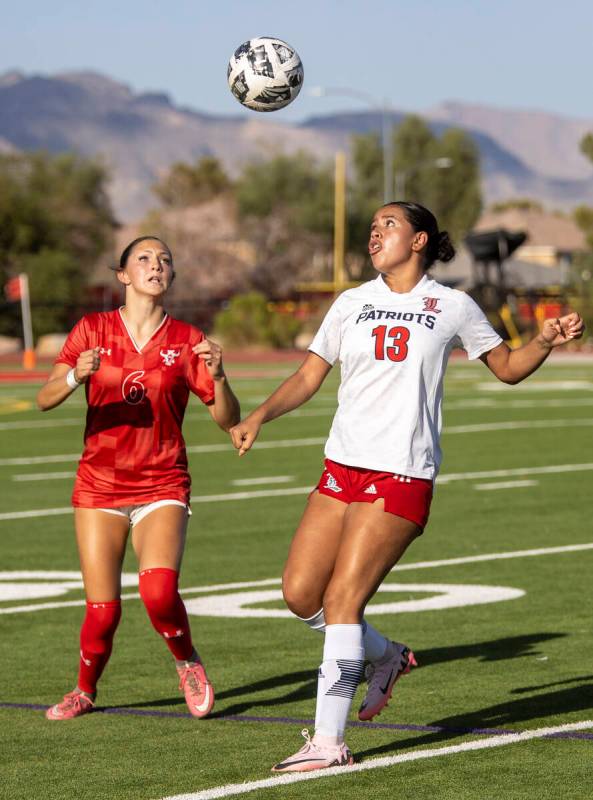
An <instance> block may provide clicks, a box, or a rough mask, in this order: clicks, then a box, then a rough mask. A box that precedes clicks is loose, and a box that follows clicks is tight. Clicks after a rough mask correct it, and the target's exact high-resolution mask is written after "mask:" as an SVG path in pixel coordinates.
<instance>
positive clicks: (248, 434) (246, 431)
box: [229, 417, 261, 456]
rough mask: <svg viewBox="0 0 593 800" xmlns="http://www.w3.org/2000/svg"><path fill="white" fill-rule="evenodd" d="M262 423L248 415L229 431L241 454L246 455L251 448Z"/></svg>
mask: <svg viewBox="0 0 593 800" xmlns="http://www.w3.org/2000/svg"><path fill="white" fill-rule="evenodd" d="M260 428H261V423H260V422H257V421H256V420H253V419H250V418H249V417H247V418H246V419H244V420H242V421H241V422H240V423H239V424H238V425H235V426H234V427H233V428H231V429H230V431H229V433H230V435H231V439H232V441H233V445H234V446H235V447H236V449H237V450H238V451H239V455H240V456H242V455H244V454H245V453H246V452H247V451H248V450H250V449H251V445H252V444H253V443H254V442H255V440H256V439H257V435H258V433H259V429H260Z"/></svg>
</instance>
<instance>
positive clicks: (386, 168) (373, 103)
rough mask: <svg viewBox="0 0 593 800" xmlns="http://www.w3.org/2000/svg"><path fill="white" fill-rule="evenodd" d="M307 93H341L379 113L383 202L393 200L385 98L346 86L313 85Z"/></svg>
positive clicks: (390, 153)
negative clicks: (327, 86)
mask: <svg viewBox="0 0 593 800" xmlns="http://www.w3.org/2000/svg"><path fill="white" fill-rule="evenodd" d="M309 94H311V95H313V97H327V95H332V94H333V95H342V96H343V97H353V98H354V99H355V100H361V101H362V102H363V103H366V104H367V105H368V106H370V107H371V108H373V109H374V110H375V111H378V112H379V113H380V114H381V146H382V148H383V202H384V203H388V202H389V201H390V200H393V137H392V135H391V133H392V124H391V120H390V112H391V109H390V106H389V101H388V100H387V99H385V98H384V99H383V100H377V98H376V97H373V95H372V94H368V92H363V91H359V90H358V89H349V88H347V87H341V86H337V87H329V88H326V87H324V86H313V88H312V89H310V90H309Z"/></svg>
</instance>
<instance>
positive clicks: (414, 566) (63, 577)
mask: <svg viewBox="0 0 593 800" xmlns="http://www.w3.org/2000/svg"><path fill="white" fill-rule="evenodd" d="M586 550H593V542H587V543H585V544H570V545H563V546H560V547H542V548H538V549H534V550H511V551H507V552H504V553H483V554H481V555H477V556H462V557H460V558H448V559H442V560H439V561H416V562H411V563H408V564H398V565H396V566H395V567H394V569H393V571H394V572H395V571H397V572H403V571H409V570H418V569H432V568H438V567H449V566H459V565H461V564H473V563H478V562H483V561H497V560H506V559H511V558H529V557H534V556H548V555H559V554H561V553H580V552H582V551H586ZM31 581H33V582H34V583H45V584H47V583H51V584H52V587H48V588H47V591H48V592H50V593H49V594H47V593H46V594H44V595H40V594H39V591H41V590H37V589H32V590H30V589H27V588H26V587H27V582H28V583H31ZM3 583H4V584H5V585H6V586H7V587H8V588H7V589H6V596H5V597H4V596H3V595H2V594H1V590H0V601H1V600H2V599H4V600H5V601H7V600H17V599H21V600H26V599H29V598H31V599H34V597H33V595H31V594H30V592H37V594H35V597H40V596H45V597H55V596H59V595H63V594H66V593H67V592H69V591H70V590H71V589H82V580H81V576H80V573H79V572H56V571H52V572H47V571H30V570H26V571H23V570H21V571H16V572H0V587H1V586H2V584H3ZM279 583H280V579H279V578H265V579H264V580H259V581H238V582H235V583H226V584H215V585H213V586H193V587H189V588H183V589H181V593H182V594H183V595H184V596H186V595H191V594H200V595H212V594H213V593H214V592H224V591H230V590H233V589H241V590H242V589H257V590H260V589H262V588H267V587H276V586H278V584H279ZM53 584H55V585H56V588H57V589H59V591H56V590H55V589H54V588H53ZM137 584H138V576H137V575H136V574H135V573H123V575H122V586H124V587H135V586H137ZM419 585H423V586H424V587H425V590H426V591H429V590H428V589H426V587H427V586H431V587H435V586H440V587H441V588H442V587H443V584H402V586H405V590H407V591H414V589H413V588H412V587H413V586H419ZM445 586H447V592H448V595H449V597H452V596H453V591H451V592H449V589H452V587H454V589H455V591H456V592H457V594H456V596H457V597H459V596H460V594H459V593H460V592H462V591H464V590H466V589H468V585H463V584H457V585H456V584H445ZM478 588H479V589H481V590H482V589H484V590H486V589H497V590H498V589H504V590H506V589H507V588H508V587H498V586H497V587H486V586H479V587H478ZM387 591H389V589H387ZM510 591H513V592H519V593H520V594H519V595H517V596H521V595H522V594H523V592H522V591H521V590H520V589H510ZM17 594H18V597H16V596H15V595H17ZM441 594H443V592H442V591H441ZM138 597H139V595H138V593H133V594H124V595H122V600H135V599H138ZM276 597H278V590H274V597H273V598H269V597H266V598H264V601H265V600H270V599H275V598H276ZM248 599H249V601H250V602H252V603H257V602H262V601H261V599H260V600H259V601H258V600H257V599H254V595H253V594H252V593H249V598H248ZM499 599H511V598H510V597H505V598H502V597H499ZM433 600H434V598H432V597H431V598H426V599H424V600H420V601H415V600H412V601H403V602H409V603H410V602H411V603H416V602H420V603H426V602H427V601H433ZM437 601H438V599H437ZM188 602H191V599H190V600H189V601H188ZM484 602H485V601H484ZM488 602H493V601H490V600H489V601H488ZM494 602H496V600H494ZM84 604H85V601H84V600H67V601H63V602H52V603H40V604H30V605H23V606H5V607H3V608H0V614H19V613H30V612H33V611H45V610H49V609H54V608H69V607H72V606H84ZM448 607H449V608H451V607H452V606H448ZM375 608H377V606H375ZM270 610H275V611H280V612H281V611H282V609H270ZM369 610H370V607H369ZM419 610H422V609H419ZM424 610H426V606H424ZM371 613H372V612H371ZM375 613H379V612H375ZM381 613H383V612H381ZM250 616H251V615H250ZM274 616H276V615H275V614H274Z"/></svg>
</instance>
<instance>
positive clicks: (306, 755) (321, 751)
mask: <svg viewBox="0 0 593 800" xmlns="http://www.w3.org/2000/svg"><path fill="white" fill-rule="evenodd" d="M301 733H302V735H303V736H304V737H305V744H304V745H303V746H302V747H301V749H300V750H299V751H298V752H297V753H295V754H294V755H293V756H289V757H288V758H286V759H284V761H280V762H279V763H278V764H275V765H274V766H273V767H272V772H311V771H312V770H314V769H327V768H328V767H349V766H351V765H352V764H354V759H353V758H352V753H351V752H350V750H348V747H347V746H346V744H345V743H344V742H342V744H337V745H328V744H322V743H321V742H319V740H318V741H315V737H313V739H312V738H311V737H310V736H309V731H308V730H307V729H306V728H305V729H304V730H302V731H301Z"/></svg>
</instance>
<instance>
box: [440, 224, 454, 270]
mask: <svg viewBox="0 0 593 800" xmlns="http://www.w3.org/2000/svg"><path fill="white" fill-rule="evenodd" d="M438 236H439V240H438V245H437V257H436V260H437V261H443V262H444V263H447V261H451V259H453V258H455V248H454V247H453V242H452V241H451V239H450V238H449V234H448V233H447V231H440V232H439V235H438Z"/></svg>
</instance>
